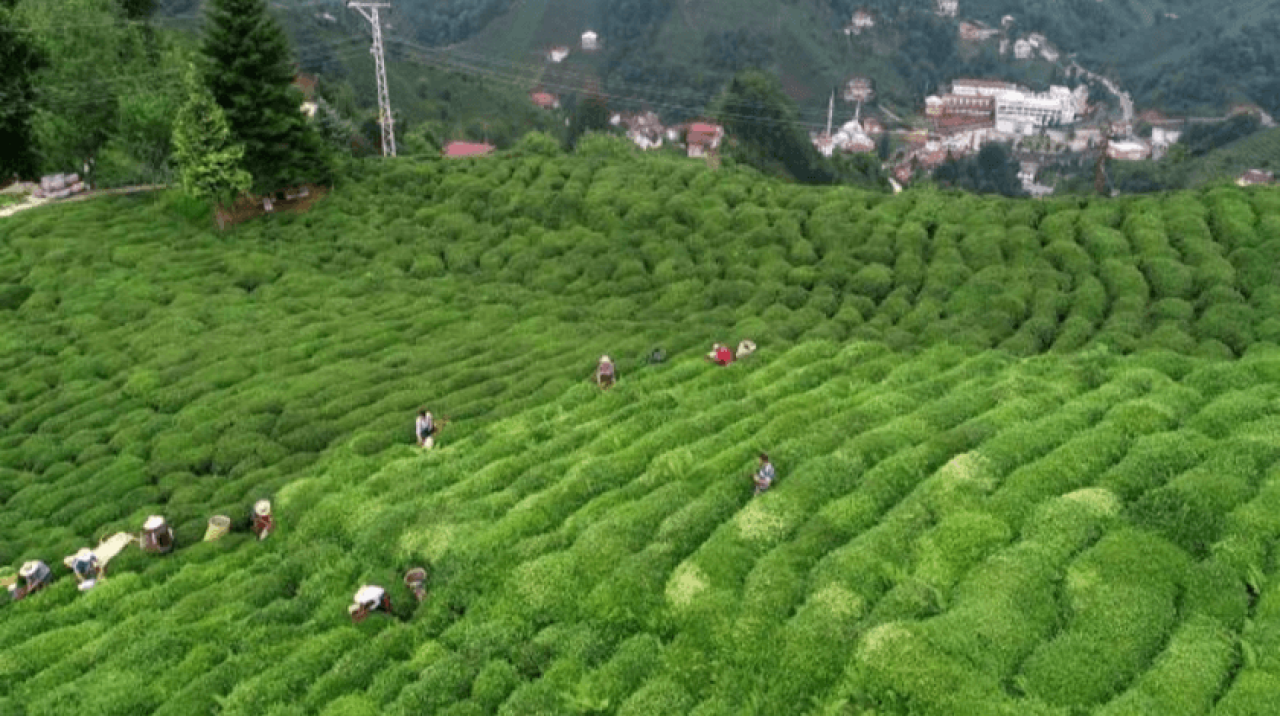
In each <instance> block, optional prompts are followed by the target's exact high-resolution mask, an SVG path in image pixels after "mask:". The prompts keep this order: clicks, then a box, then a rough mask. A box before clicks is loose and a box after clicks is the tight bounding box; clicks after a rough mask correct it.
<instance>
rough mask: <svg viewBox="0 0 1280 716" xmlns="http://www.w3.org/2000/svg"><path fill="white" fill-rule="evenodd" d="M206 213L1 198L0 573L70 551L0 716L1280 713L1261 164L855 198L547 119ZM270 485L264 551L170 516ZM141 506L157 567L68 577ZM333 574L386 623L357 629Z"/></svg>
mask: <svg viewBox="0 0 1280 716" xmlns="http://www.w3.org/2000/svg"><path fill="white" fill-rule="evenodd" d="M208 225H209V221H208V217H207V215H201V214H200V211H199V208H198V207H190V206H188V205H186V204H185V203H184V202H183V201H181V200H179V199H176V198H172V197H133V198H107V199H99V200H94V201H88V202H83V203H78V204H71V205H65V206H51V207H44V208H40V209H36V210H32V211H29V212H25V213H23V214H20V215H17V216H15V217H12V218H10V219H6V220H4V221H0V370H3V377H4V380H3V383H2V385H0V517H2V519H0V566H4V567H6V568H10V569H12V568H16V567H17V566H18V565H20V564H21V563H22V562H23V561H24V560H28V559H43V560H44V561H46V562H48V563H49V564H50V565H51V566H53V567H54V569H55V574H56V577H57V579H56V581H55V582H54V583H53V585H52V586H50V587H49V588H47V589H45V590H44V591H41V592H38V593H36V594H34V595H32V596H31V597H29V598H27V599H24V600H22V601H18V602H3V603H0V714H3V715H5V716H10V715H21V716H46V715H55V714H56V715H58V716H64V715H65V714H105V715H120V716H123V715H126V714H128V715H135V714H157V715H164V716H193V715H196V714H215V713H216V714H222V715H223V716H250V715H252V716H261V715H263V714H269V715H271V716H303V715H307V714H319V715H322V716H357V715H359V716H369V715H373V714H396V715H398V714H406V715H407V714H449V715H451V716H464V715H465V716H472V715H477V716H478V715H480V714H504V715H516V714H618V715H619V716H638V715H649V714H695V715H696V716H713V715H726V716H727V715H731V714H732V715H738V714H762V715H772V714H871V713H875V714H907V713H911V714H946V715H956V714H984V715H985V714H1009V715H1013V714H1019V715H1022V714H1030V715H1033V716H1050V715H1052V716H1076V715H1078V714H1099V715H1100V716H1121V715H1128V714H1134V715H1136V714H1144V715H1145V714H1161V715H1169V716H1178V715H1183V714H1185V715H1188V716H1190V715H1193V714H1214V715H1215V716H1217V715H1222V716H1236V715H1244V714H1272V713H1275V708H1276V706H1275V704H1276V703H1277V694H1280V559H1278V557H1277V537H1278V536H1280V348H1277V346H1276V343H1277V342H1280V277H1278V276H1277V270H1278V269H1277V267H1278V266H1280V192H1277V191H1276V190H1266V189H1248V190H1245V189H1239V188H1235V187H1218V188H1213V189H1208V190H1204V191H1200V192H1197V193H1181V194H1171V195H1160V196H1149V197H1143V198H1137V199H1125V200H1108V201H1093V202H1090V201H1085V200H1071V201H1061V200H1048V201H1040V202H1036V201H1017V200H1005V199H999V198H985V197H977V196H967V195H951V194H943V193H938V192H934V191H929V190H913V191H908V192H906V193H903V194H900V195H897V196H886V195H878V194H870V193H864V192H860V191H857V190H852V189H848V188H832V189H814V188H809V187H801V186H795V185H788V184H782V183H778V182H773V181H767V180H762V179H760V178H759V177H758V176H757V175H755V174H752V173H750V172H748V171H746V170H741V169H736V168H728V167H727V168H722V169H720V170H718V171H712V170H710V169H708V168H706V167H705V166H703V165H701V164H699V163H696V162H689V161H686V160H683V159H676V158H666V157H656V156H650V157H635V156H629V153H628V152H625V151H624V150H622V149H621V148H620V147H619V146H618V145H617V144H614V143H612V142H609V141H604V140H587V141H584V142H583V146H582V148H581V149H580V151H579V153H577V154H575V155H561V154H558V153H556V152H554V151H553V150H550V149H549V148H547V147H546V146H545V143H541V142H539V141H538V140H537V139H536V138H534V139H526V140H525V141H524V142H523V143H522V144H521V145H520V146H519V147H518V148H517V149H516V150H514V151H513V152H512V153H511V154H510V155H509V156H506V157H495V158H488V159H479V160H464V161H456V162H425V163H412V162H408V161H404V160H390V161H385V162H370V163H368V164H363V165H358V166H357V167H355V168H354V169H353V170H352V172H351V174H350V175H349V176H348V177H347V178H346V179H344V180H343V181H341V182H340V183H339V184H338V186H337V187H336V188H335V190H334V192H333V193H332V194H331V195H330V196H329V197H327V198H325V199H324V200H323V201H322V202H320V203H319V204H318V205H317V206H316V207H315V208H314V209H313V210H312V211H310V212H309V213H306V214H302V215H279V216H272V217H269V218H266V219H263V220H260V221H256V222H253V223H249V224H244V225H241V226H239V227H237V228H235V229H233V230H231V231H229V232H227V233H225V234H219V233H216V232H214V231H212V230H208V229H206V227H207V226H208ZM743 338H750V339H752V340H754V341H755V342H756V343H758V344H759V346H760V349H759V351H758V352H757V353H756V354H755V355H753V356H751V357H749V358H748V359H746V360H745V361H742V362H740V363H737V364H734V365H731V366H730V367H727V368H718V367H715V366H712V365H710V364H708V363H707V362H706V361H704V360H703V358H702V354H703V353H704V352H706V350H708V348H709V346H710V344H711V343H712V342H713V341H723V342H727V343H736V342H737V341H738V340H740V339H743ZM655 346H661V347H662V348H663V349H664V350H665V351H666V352H667V354H668V356H669V359H668V360H667V361H666V362H665V363H660V364H656V365H650V364H648V363H647V362H646V361H645V360H644V358H645V356H646V355H647V354H648V353H649V351H650V350H652V349H653V348H654V347H655ZM603 353H607V354H609V355H610V356H612V357H613V358H614V360H615V362H616V363H617V364H618V368H619V375H620V382H619V383H618V385H617V386H616V387H614V388H613V389H611V390H609V391H607V392H601V391H599V390H598V389H596V388H595V387H594V386H593V385H592V384H590V383H589V381H588V378H589V376H590V374H591V372H592V370H593V368H594V366H595V361H596V359H597V358H598V357H599V356H600V355H601V354H603ZM424 406H425V407H427V408H430V409H432V410H433V411H434V412H435V413H436V414H437V415H445V416H448V417H449V418H450V419H451V422H450V423H449V424H448V425H446V426H445V427H444V429H443V431H442V433H441V436H440V444H439V445H438V446H437V448H436V449H435V450H433V451H430V452H425V453H424V452H422V451H419V450H418V449H416V448H415V447H414V446H413V445H412V442H413V436H412V427H413V418H414V414H415V412H416V410H417V409H418V408H419V407H424ZM761 450H767V451H768V452H769V453H770V455H771V457H772V458H773V461H774V463H775V464H776V465H777V468H778V473H779V479H778V481H777V482H776V483H775V486H774V488H773V489H772V490H771V491H769V492H768V493H766V494H764V495H762V496H760V497H756V498H753V497H752V496H751V481H750V479H749V478H748V475H749V474H750V472H751V471H752V469H753V468H754V466H755V462H756V461H755V456H756V454H757V453H758V452H759V451H761ZM260 497H270V498H272V500H273V504H274V508H275V513H276V518H277V520H278V523H279V527H278V529H277V531H276V532H275V533H273V534H272V535H271V537H270V538H268V539H267V540H266V541H263V542H258V541H256V540H255V539H253V538H252V536H251V535H249V534H247V533H246V532H244V531H233V532H232V533H231V534H229V535H227V536H226V537H223V538H222V539H220V540H217V541H214V542H201V541H200V540H201V538H202V536H203V535H204V531H205V525H206V520H207V519H208V518H209V517H210V516H212V515H215V514H225V515H230V516H232V517H233V519H235V520H237V521H241V522H243V521H244V519H245V518H246V516H247V514H248V510H249V507H250V505H251V504H252V502H253V501H254V500H256V499H258V498H260ZM157 513H158V514H164V515H166V516H167V517H168V519H169V521H170V523H171V524H173V525H174V527H175V530H176V534H177V541H178V549H177V550H176V551H175V552H174V553H173V554H170V555H166V556H160V557H157V556H150V555H144V554H141V553H139V552H138V550H137V549H136V548H130V549H129V550H127V551H125V552H123V553H122V554H121V555H120V556H118V557H116V558H115V559H114V560H113V561H112V562H111V563H110V565H109V567H108V576H107V578H106V579H105V580H104V581H102V582H101V583H100V584H99V585H98V586H96V587H95V588H93V589H92V590H90V591H88V592H83V593H82V592H79V591H78V590H77V589H76V585H75V583H74V581H75V580H74V579H73V578H72V577H71V576H70V574H69V573H68V571H67V570H66V569H65V568H63V567H62V564H61V561H62V558H63V557H64V556H66V555H69V554H71V553H73V552H74V551H75V550H76V549H78V548H80V547H81V546H85V545H88V544H92V543H93V542H95V541H96V540H97V539H98V538H99V537H101V536H103V535H106V534H110V533H113V532H116V531H119V530H129V531H134V532H136V531H138V530H139V529H140V527H141V524H142V522H143V520H144V519H145V518H146V516H147V515H150V514H157ZM415 565H426V566H429V567H430V569H431V583H430V595H429V597H428V599H427V600H426V601H425V602H423V603H422V604H417V603H416V602H415V601H414V600H413V599H412V598H411V597H410V595H409V592H408V590H407V589H405V588H404V586H403V585H402V584H401V582H400V577H401V575H402V574H403V572H404V570H405V569H406V568H408V567H411V566H415ZM363 583H378V584H383V585H384V586H386V587H388V589H389V592H390V594H391V599H392V603H393V606H394V608H395V611H396V612H397V614H396V615H395V616H391V617H388V616H384V615H379V614H375V615H373V616H371V617H370V618H369V619H368V620H366V621H364V622H362V623H360V624H353V623H352V622H351V621H350V620H349V619H348V616H347V611H346V607H347V605H348V604H349V603H350V601H351V598H352V595H353V593H354V592H355V590H356V588H357V587H358V586H359V585H360V584H363Z"/></svg>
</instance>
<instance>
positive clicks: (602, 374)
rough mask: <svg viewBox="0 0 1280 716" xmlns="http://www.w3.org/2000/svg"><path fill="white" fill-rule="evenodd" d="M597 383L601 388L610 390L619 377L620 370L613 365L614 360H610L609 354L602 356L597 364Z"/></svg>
mask: <svg viewBox="0 0 1280 716" xmlns="http://www.w3.org/2000/svg"><path fill="white" fill-rule="evenodd" d="M595 377H596V385H598V386H600V389H601V390H608V389H609V388H611V387H612V386H613V384H614V383H615V382H616V381H617V379H618V371H617V369H616V368H615V367H614V365H613V361H611V360H609V356H600V363H599V364H598V365H596V376H595Z"/></svg>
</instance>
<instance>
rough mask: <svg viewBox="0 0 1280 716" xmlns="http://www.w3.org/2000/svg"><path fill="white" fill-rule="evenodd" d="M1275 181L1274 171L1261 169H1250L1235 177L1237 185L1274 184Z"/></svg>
mask: <svg viewBox="0 0 1280 716" xmlns="http://www.w3.org/2000/svg"><path fill="white" fill-rule="evenodd" d="M1275 181H1276V175H1275V172H1270V171H1264V170H1262V169H1250V170H1249V171H1247V172H1245V173H1244V174H1241V175H1240V178H1239V179H1236V184H1237V185H1238V186H1256V185H1259V184H1274V183H1275Z"/></svg>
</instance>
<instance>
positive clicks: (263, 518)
mask: <svg viewBox="0 0 1280 716" xmlns="http://www.w3.org/2000/svg"><path fill="white" fill-rule="evenodd" d="M275 526H276V523H275V520H273V519H272V518H271V501H270V500H258V501H257V502H255V503H253V526H252V527H251V528H250V529H252V530H253V533H254V534H255V535H257V536H258V539H259V540H264V539H266V538H267V535H269V534H271V530H272V529H274V528H275Z"/></svg>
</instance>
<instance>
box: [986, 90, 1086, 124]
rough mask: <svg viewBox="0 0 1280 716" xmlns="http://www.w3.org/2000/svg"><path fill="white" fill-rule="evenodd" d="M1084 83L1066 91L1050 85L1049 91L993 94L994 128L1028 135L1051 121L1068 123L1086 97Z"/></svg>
mask: <svg viewBox="0 0 1280 716" xmlns="http://www.w3.org/2000/svg"><path fill="white" fill-rule="evenodd" d="M1088 92H1089V90H1088V88H1087V87H1086V86H1084V85H1081V86H1080V87H1078V88H1076V90H1075V91H1072V90H1069V89H1067V88H1066V87H1062V86H1060V85H1052V86H1050V87H1049V91H1048V92H1027V91H1022V90H1013V91H1006V92H1003V93H1000V94H999V95H997V96H996V98H995V100H996V129H998V130H999V131H1001V132H1005V133H1007V134H1024V135H1025V134H1030V133H1032V132H1033V131H1035V129H1037V128H1040V127H1046V126H1049V125H1053V124H1071V123H1073V122H1075V121H1076V119H1077V117H1078V116H1079V115H1080V114H1081V113H1082V106H1083V104H1084V103H1085V102H1087V100H1088Z"/></svg>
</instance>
